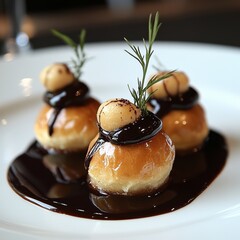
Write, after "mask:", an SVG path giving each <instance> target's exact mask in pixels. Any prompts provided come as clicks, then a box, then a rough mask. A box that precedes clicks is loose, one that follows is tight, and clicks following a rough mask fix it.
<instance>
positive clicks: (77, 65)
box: [52, 29, 88, 79]
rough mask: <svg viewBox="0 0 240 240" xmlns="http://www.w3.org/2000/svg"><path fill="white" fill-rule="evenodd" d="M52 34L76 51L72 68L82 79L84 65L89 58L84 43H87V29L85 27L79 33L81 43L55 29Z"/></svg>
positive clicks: (77, 76)
mask: <svg viewBox="0 0 240 240" xmlns="http://www.w3.org/2000/svg"><path fill="white" fill-rule="evenodd" d="M52 34H53V35H54V36H56V37H58V38H60V39H61V40H62V41H63V42H64V43H66V44H67V45H68V46H70V47H71V48H72V49H73V51H74V53H75V58H72V59H71V60H72V68H73V73H74V75H75V77H76V78H77V79H80V77H81V75H82V67H83V65H84V64H85V62H86V61H87V60H88V58H87V57H86V53H85V49H84V44H85V39H86V30H85V29H83V30H82V31H81V32H80V35H79V43H76V42H74V40H72V39H71V38H70V37H68V36H67V35H65V34H63V33H61V32H59V31H57V30H55V29H53V30H52Z"/></svg>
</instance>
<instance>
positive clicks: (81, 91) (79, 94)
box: [43, 79, 89, 109]
mask: <svg viewBox="0 0 240 240" xmlns="http://www.w3.org/2000/svg"><path fill="white" fill-rule="evenodd" d="M88 93H89V88H88V87H87V85H86V84H84V83H83V82H79V81H78V80H77V79H75V81H74V82H73V83H71V84H69V85H68V86H66V87H65V88H63V89H60V90H58V91H55V92H46V93H45V94H44V97H43V99H44V101H45V102H46V103H47V104H49V105H50V106H51V107H53V108H57V109H58V108H66V107H70V106H79V105H82V103H83V101H84V100H85V99H86V98H87V97H88Z"/></svg>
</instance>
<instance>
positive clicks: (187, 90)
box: [148, 71, 209, 151]
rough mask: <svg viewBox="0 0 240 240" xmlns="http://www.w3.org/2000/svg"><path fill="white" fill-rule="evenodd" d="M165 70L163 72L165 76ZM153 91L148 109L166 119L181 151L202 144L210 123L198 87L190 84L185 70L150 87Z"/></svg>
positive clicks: (174, 140)
mask: <svg viewBox="0 0 240 240" xmlns="http://www.w3.org/2000/svg"><path fill="white" fill-rule="evenodd" d="M163 74H165V72H159V73H158V74H157V75H159V76H161V75H163ZM148 91H149V93H150V94H152V95H151V98H150V100H149V104H148V109H149V110H151V111H152V112H154V113H155V114H156V115H157V116H158V117H160V118H161V119H162V122H163V130H164V131H165V132H166V133H167V134H168V135H169V136H170V137H171V139H172V141H173V143H174V145H175V147H176V150H177V151H189V150H193V149H195V148H199V147H201V145H202V144H203V142H204V140H205V139H206V138H207V136H208V132H209V129H208V125H207V121H206V117H205V113H204V110H203V108H202V106H201V105H200V104H199V103H198V98H199V96H198V93H197V91H196V90H195V89H194V88H192V87H190V86H189V80H188V77H187V75H186V74H185V73H184V72H180V71H177V72H174V73H172V75H171V76H170V77H168V78H166V79H164V80H163V81H161V82H158V83H156V84H154V85H152V86H151V87H150V88H149V89H148Z"/></svg>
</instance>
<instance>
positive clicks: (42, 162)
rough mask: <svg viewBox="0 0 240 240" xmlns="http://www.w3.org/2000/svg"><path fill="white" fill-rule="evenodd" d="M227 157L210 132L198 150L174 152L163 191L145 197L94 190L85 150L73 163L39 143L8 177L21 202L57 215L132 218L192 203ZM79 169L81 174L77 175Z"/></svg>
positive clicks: (222, 142) (220, 138) (218, 139)
mask: <svg viewBox="0 0 240 240" xmlns="http://www.w3.org/2000/svg"><path fill="white" fill-rule="evenodd" d="M227 155H228V149H227V144H226V141H225V139H224V138H223V136H221V135H220V134H219V133H217V132H214V131H210V132H209V136H208V138H207V139H206V142H205V143H204V145H203V147H202V148H201V149H200V150H198V151H197V152H192V153H189V154H188V155H178V153H177V154H176V158H175V161H174V165H173V169H172V171H171V174H170V176H169V180H168V183H167V184H166V185H165V186H164V188H161V189H159V190H158V191H157V192H155V193H154V194H151V195H143V196H132V197H131V196H118V195H108V194H107V195H106V194H105V195H103V194H100V193H96V192H93V191H92V189H90V188H89V187H88V183H87V178H86V175H85V173H84V169H83V168H84V167H83V153H82V152H81V153H75V158H74V160H72V155H65V154H63V156H62V157H60V155H54V156H49V153H48V152H47V151H46V150H44V149H43V148H42V147H41V146H40V145H39V144H38V143H37V142H34V143H33V144H32V145H31V146H30V147H29V149H28V150H27V151H26V152H24V153H23V154H21V155H20V156H18V157H17V158H16V159H15V160H14V161H13V162H12V164H11V165H10V167H9V171H8V173H7V177H8V181H9V184H10V186H11V187H12V188H13V190H14V191H15V192H16V193H17V194H19V195H20V196H21V197H22V198H23V199H25V200H27V201H29V202H31V203H34V204H36V205H38V206H41V207H42V208H45V209H48V210H51V211H53V212H58V213H64V214H68V215H72V216H77V217H83V218H89V219H101V220H121V219H133V218H140V217H149V216H156V215H160V214H164V213H169V212H172V211H175V210H177V209H179V208H182V207H184V206H186V205H188V204H190V203H191V202H192V201H193V200H194V199H195V198H196V197H197V196H199V195H200V194H201V193H202V192H203V191H204V190H205V189H206V188H207V187H208V186H209V185H210V184H211V182H212V181H213V180H214V179H215V178H216V177H217V176H218V174H219V173H220V172H221V170H222V169H223V167H224V165H225V163H226V159H227ZM46 158H48V159H46ZM52 158H53V159H52ZM46 160H47V162H46ZM71 160H72V161H71ZM69 161H70V163H69ZM77 162H78V165H79V167H77V168H76V165H75V164H77ZM81 169H82V170H81ZM80 171H83V172H82V175H81V174H79V175H75V174H78V173H79V172H80ZM59 172H61V174H60V176H59ZM77 177H79V178H78V180H77ZM222 191H223V192H224V189H222ZM223 194H224V193H223ZM216 198H217V196H216ZM210 204H214V203H210Z"/></svg>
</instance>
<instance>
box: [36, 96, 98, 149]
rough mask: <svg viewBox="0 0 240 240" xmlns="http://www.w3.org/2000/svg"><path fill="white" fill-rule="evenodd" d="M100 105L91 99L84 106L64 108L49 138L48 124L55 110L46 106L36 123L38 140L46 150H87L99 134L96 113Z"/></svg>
mask: <svg viewBox="0 0 240 240" xmlns="http://www.w3.org/2000/svg"><path fill="white" fill-rule="evenodd" d="M99 105H100V104H99V103H98V101H96V100H94V99H93V98H89V99H88V100H86V103H85V104H84V105H80V106H73V107H68V108H63V109H62V110H61V111H60V113H59V115H58V116H57V119H56V122H55V123H54V132H53V134H52V136H49V126H48V123H49V119H50V117H51V115H52V114H53V112H54V111H55V109H54V108H52V107H50V106H49V105H47V104H46V105H45V106H44V107H43V108H42V110H41V111H40V113H39V115H38V118H37V120H36V123H35V135H36V138H37V140H38V141H39V142H40V143H41V144H42V146H43V147H44V148H46V149H55V150H59V151H66V152H69V151H81V150H83V149H86V148H87V147H88V144H89V143H90V141H91V140H92V139H93V138H94V136H95V135H96V134H97V132H98V128H97V124H96V113H97V110H98V107H99Z"/></svg>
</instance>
